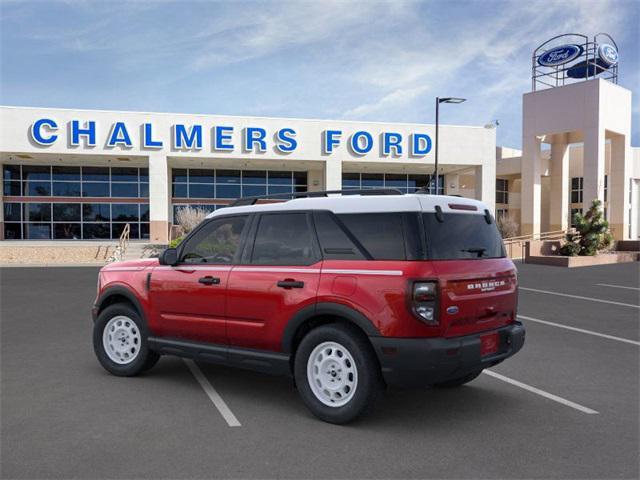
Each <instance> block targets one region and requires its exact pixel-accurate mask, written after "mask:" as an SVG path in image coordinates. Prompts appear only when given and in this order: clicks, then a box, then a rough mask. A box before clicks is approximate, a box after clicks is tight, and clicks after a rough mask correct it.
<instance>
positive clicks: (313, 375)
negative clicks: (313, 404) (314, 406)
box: [307, 342, 358, 407]
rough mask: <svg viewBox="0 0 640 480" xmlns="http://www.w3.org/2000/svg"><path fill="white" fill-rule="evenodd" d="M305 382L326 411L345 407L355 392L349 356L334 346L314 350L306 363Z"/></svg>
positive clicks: (355, 373) (355, 379)
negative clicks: (325, 406)
mask: <svg viewBox="0 0 640 480" xmlns="http://www.w3.org/2000/svg"><path fill="white" fill-rule="evenodd" d="M307 381H308V382H309V386H310V387H311V391H312V392H313V394H314V395H315V396H316V398H317V399H318V400H320V401H321V402H322V403H324V404H325V405H327V406H329V407H342V406H343V405H346V404H347V403H349V401H350V400H351V399H352V398H353V395H354V394H355V392H356V389H357V388H358V369H357V368H356V363H355V361H354V360H353V356H352V355H351V353H350V352H349V350H347V349H346V348H345V347H344V346H343V345H340V344H339V343H337V342H323V343H321V344H320V345H318V346H316V348H314V349H313V351H312V352H311V355H309V359H308V360H307Z"/></svg>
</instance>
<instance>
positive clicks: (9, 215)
mask: <svg viewBox="0 0 640 480" xmlns="http://www.w3.org/2000/svg"><path fill="white" fill-rule="evenodd" d="M21 220H22V205H20V204H19V203H5V204H4V221H5V222H19V221H21Z"/></svg>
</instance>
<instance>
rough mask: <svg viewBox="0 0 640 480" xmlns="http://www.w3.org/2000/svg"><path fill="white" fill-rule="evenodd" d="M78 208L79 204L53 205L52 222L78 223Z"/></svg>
mask: <svg viewBox="0 0 640 480" xmlns="http://www.w3.org/2000/svg"><path fill="white" fill-rule="evenodd" d="M80 206H81V205H80V204H79V203H54V204H53V221H54V222H79V221H80Z"/></svg>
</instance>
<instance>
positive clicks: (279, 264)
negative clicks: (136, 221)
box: [93, 190, 525, 423]
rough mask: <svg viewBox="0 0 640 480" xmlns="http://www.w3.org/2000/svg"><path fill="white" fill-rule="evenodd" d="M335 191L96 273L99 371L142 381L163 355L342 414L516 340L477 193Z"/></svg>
mask: <svg viewBox="0 0 640 480" xmlns="http://www.w3.org/2000/svg"><path fill="white" fill-rule="evenodd" d="M330 193H334V192H320V193H318V192H313V193H307V194H304V195H305V196H304V197H302V198H294V199H291V200H288V201H281V202H277V203H276V202H272V203H257V199H256V198H251V199H240V200H238V201H236V202H235V203H234V204H233V205H232V206H230V207H228V208H224V209H220V210H217V211H216V212H214V213H212V214H211V215H209V216H208V217H207V219H206V220H205V221H204V222H202V224H200V225H199V226H198V227H197V228H196V229H194V230H193V231H192V232H191V233H190V234H189V235H188V236H187V237H186V238H185V240H184V241H183V242H182V243H181V244H180V246H179V247H178V248H177V249H174V248H169V249H167V250H165V251H164V252H163V253H162V255H161V256H160V258H159V259H143V260H137V261H130V262H120V263H113V264H110V265H107V266H106V267H104V268H103V269H102V270H101V271H100V275H99V281H98V296H97V299H96V301H95V305H94V308H93V318H94V334H93V344H94V348H95V352H96V355H97V357H98V360H99V361H100V363H101V364H102V366H103V367H104V368H105V369H107V370H108V371H109V372H111V373H113V374H114V375H121V376H132V375H138V374H140V373H142V372H144V371H145V370H148V369H149V368H151V367H152V366H153V365H154V364H155V363H156V362H157V361H158V358H159V357H160V355H162V354H168V355H178V356H182V357H189V358H192V359H195V360H200V361H208V362H215V363H221V364H225V365H230V366H234V367H241V368H249V369H253V370H260V371H264V372H268V373H277V374H285V375H292V376H293V378H294V382H295V385H296V387H297V389H298V391H299V392H300V396H301V397H302V400H303V402H304V403H305V404H306V405H307V407H308V408H309V409H310V410H311V411H312V412H313V413H314V414H315V415H317V416H318V417H319V418H321V419H322V420H325V421H328V422H332V423H345V422H348V421H350V420H353V419H354V418H356V417H357V416H358V415H360V414H362V413H363V412H364V411H366V410H368V409H369V408H370V407H371V406H372V405H373V404H374V402H375V400H376V398H377V397H378V396H379V394H380V392H382V390H383V389H384V387H385V386H386V385H389V386H411V385H413V386H436V387H455V386H459V385H462V384H464V383H467V382H470V381H471V380H473V379H474V378H476V377H477V376H478V375H479V374H480V373H481V372H482V370H483V369H484V368H488V367H491V366H493V365H496V364H497V363H499V362H502V361H503V360H504V359H505V358H507V357H510V356H511V355H513V354H515V353H516V352H517V351H518V350H520V348H522V345H523V343H524V336H525V332H524V328H523V326H522V324H521V323H520V322H518V321H517V319H516V308H517V277H516V269H515V267H514V264H513V263H512V262H511V260H510V259H509V258H507V257H506V256H505V251H504V247H503V244H502V240H501V238H500V234H499V232H498V229H497V228H496V225H495V222H494V219H493V217H492V216H491V214H490V213H489V210H488V209H486V207H485V206H484V205H483V204H482V203H481V202H478V201H476V200H469V199H464V198H459V197H450V196H431V195H424V194H420V193H417V194H409V195H403V194H401V193H400V192H395V191H389V190H380V191H355V192H348V193H350V194H349V195H347V194H344V195H339V196H333V195H328V194H330ZM344 193H347V192H344Z"/></svg>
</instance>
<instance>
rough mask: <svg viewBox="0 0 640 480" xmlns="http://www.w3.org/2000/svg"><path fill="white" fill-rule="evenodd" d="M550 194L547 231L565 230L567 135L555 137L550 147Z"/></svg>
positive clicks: (567, 214) (567, 205) (567, 211)
mask: <svg viewBox="0 0 640 480" xmlns="http://www.w3.org/2000/svg"><path fill="white" fill-rule="evenodd" d="M550 170H551V194H550V200H551V201H550V205H549V210H550V212H549V230H550V231H552V232H555V231H558V230H566V229H567V228H568V226H569V145H568V142H567V134H566V133H565V134H559V135H555V138H554V141H553V144H552V145H551V166H550Z"/></svg>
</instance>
